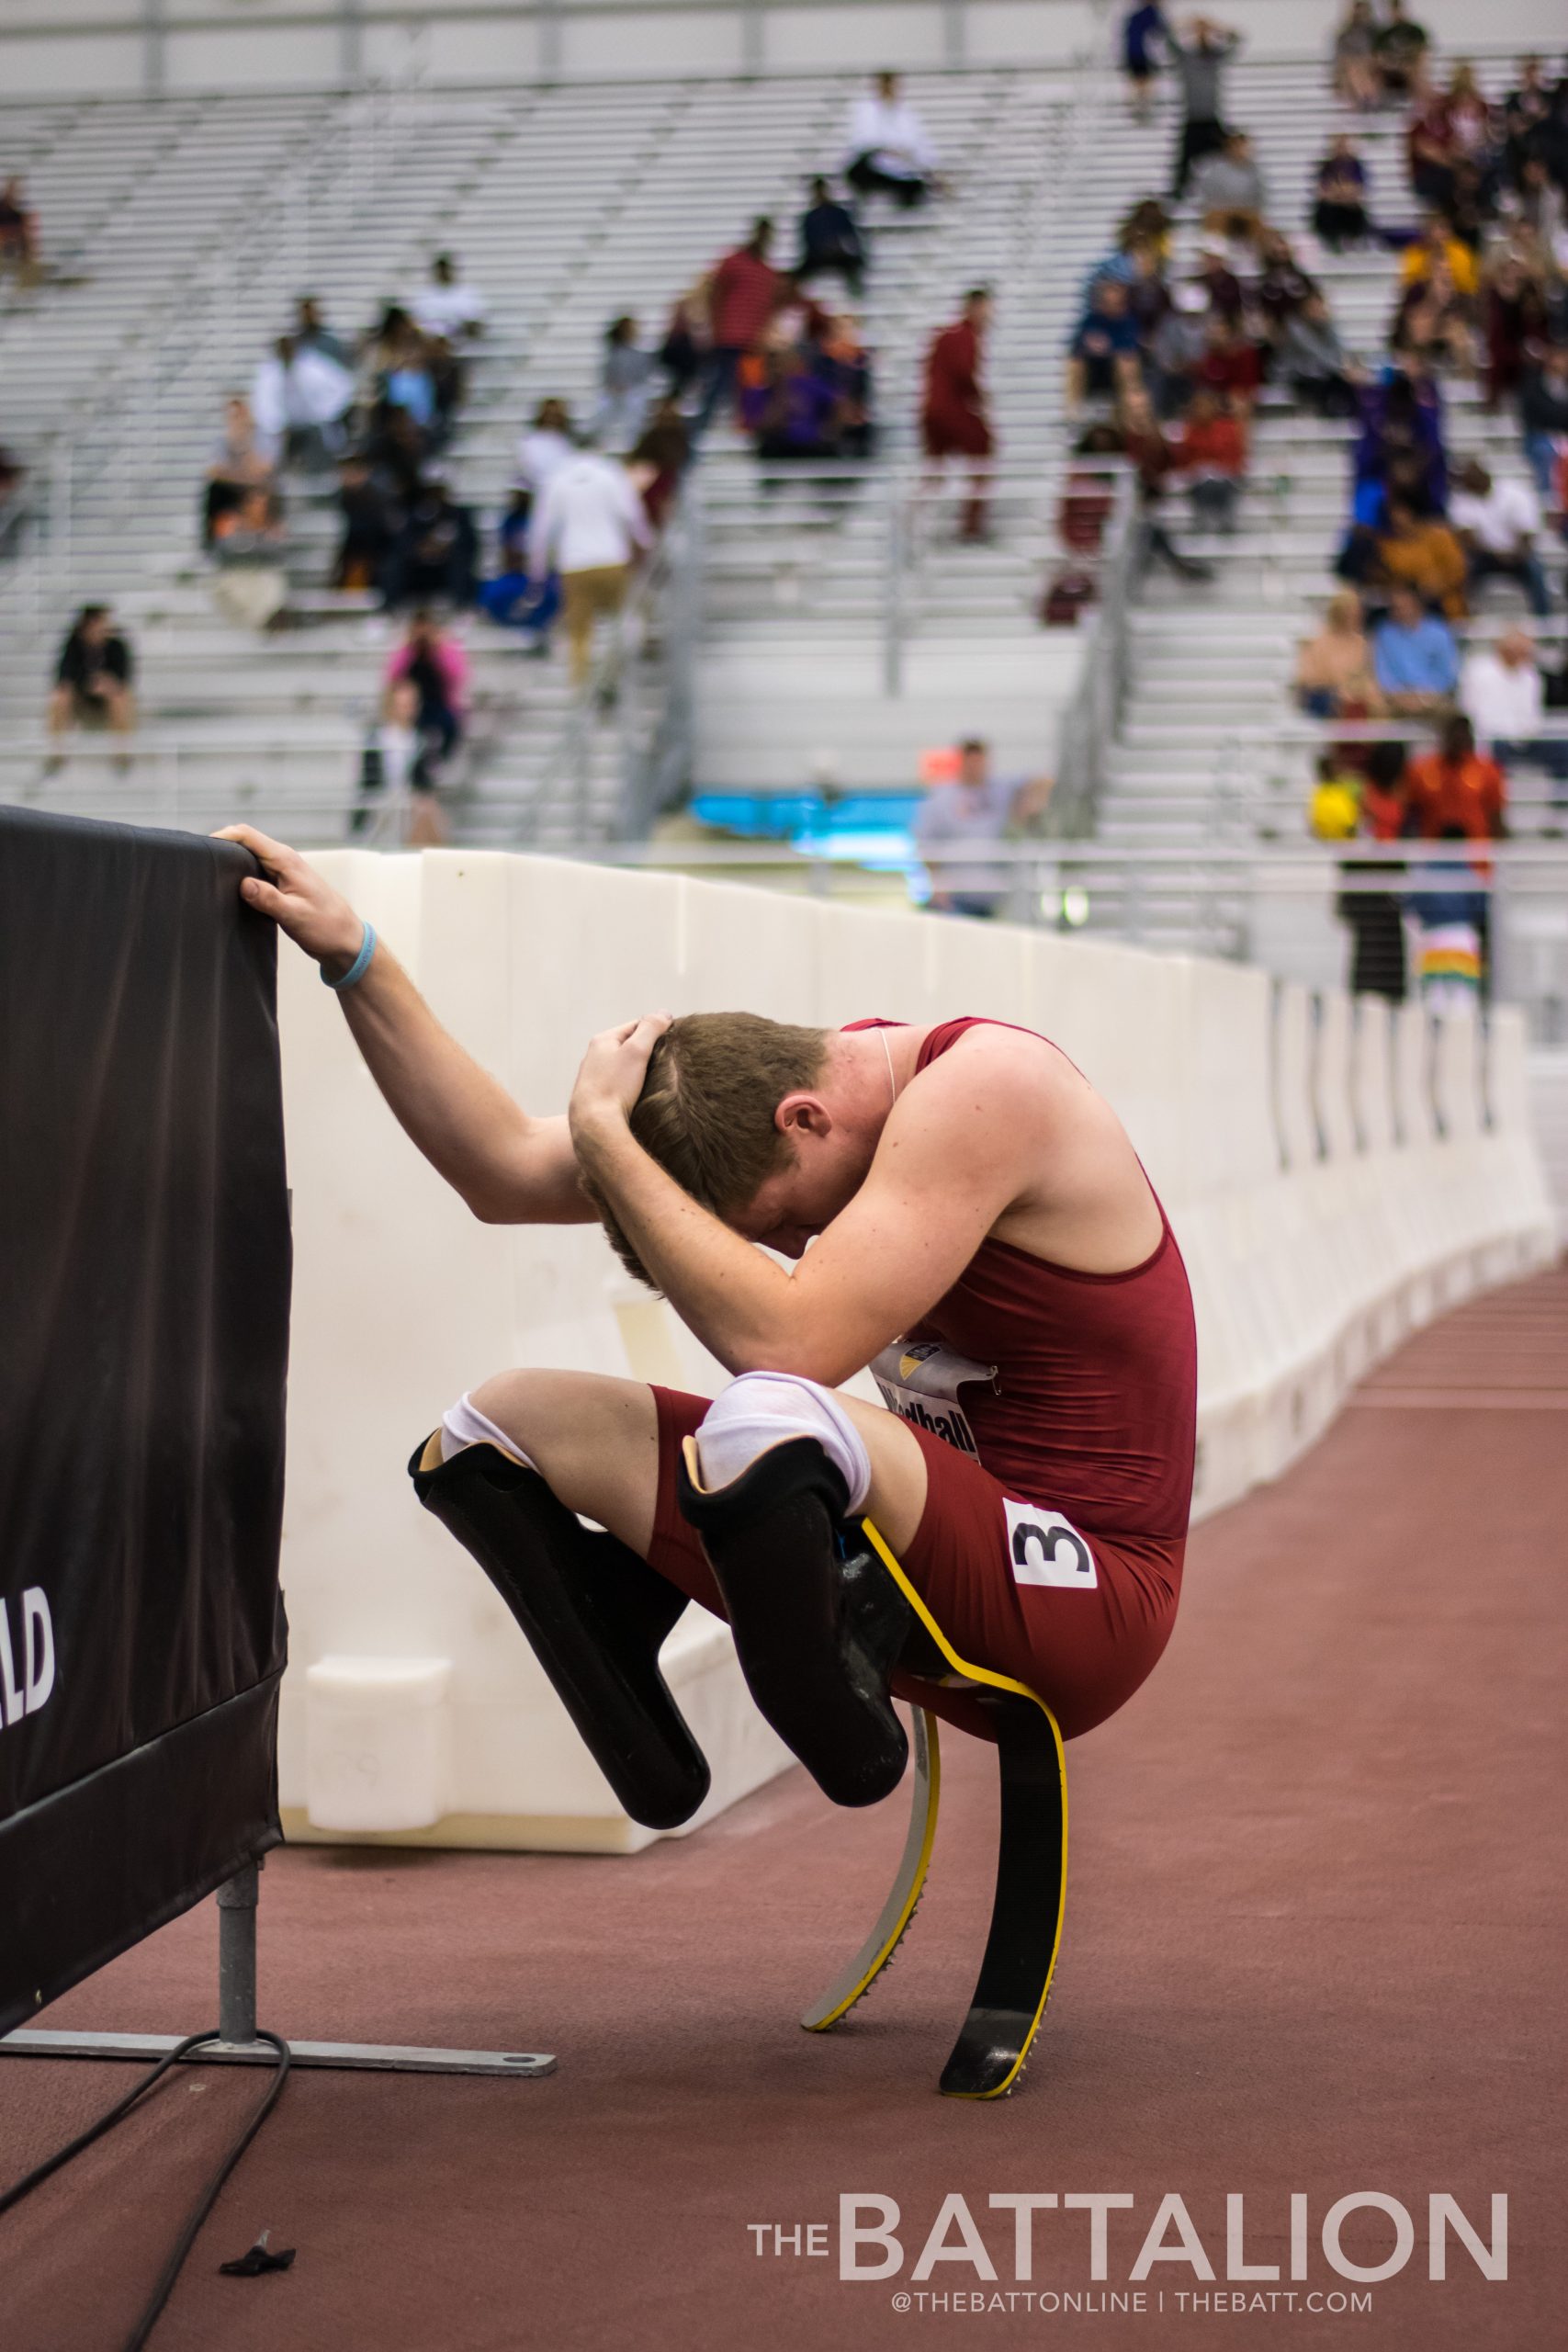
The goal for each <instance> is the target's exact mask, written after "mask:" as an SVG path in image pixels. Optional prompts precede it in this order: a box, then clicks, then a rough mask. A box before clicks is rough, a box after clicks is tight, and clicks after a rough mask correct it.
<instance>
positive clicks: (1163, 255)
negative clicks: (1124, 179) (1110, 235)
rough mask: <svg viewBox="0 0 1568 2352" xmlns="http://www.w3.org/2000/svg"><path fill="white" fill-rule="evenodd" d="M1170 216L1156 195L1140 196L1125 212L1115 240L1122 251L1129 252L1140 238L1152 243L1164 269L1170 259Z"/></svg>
mask: <svg viewBox="0 0 1568 2352" xmlns="http://www.w3.org/2000/svg"><path fill="white" fill-rule="evenodd" d="M1171 225H1172V224H1171V218H1170V215H1169V213H1168V211H1167V210H1166V209H1165V206H1164V205H1163V204H1162V203H1161V201H1160V199H1159V198H1158V197H1157V196H1141V197H1139V198H1138V200H1137V202H1136V204H1134V206H1133V207H1132V208H1131V209H1130V210H1129V211H1128V212H1127V213H1126V214H1125V216H1124V217H1123V219H1122V225H1121V227H1120V228H1119V229H1118V230H1117V232H1116V240H1117V243H1118V245H1119V247H1120V248H1121V250H1122V252H1123V253H1130V252H1131V251H1132V249H1133V246H1134V244H1135V243H1138V242H1139V241H1140V240H1142V241H1143V242H1144V243H1147V244H1151V245H1153V247H1154V249H1155V252H1156V254H1157V255H1158V257H1159V265H1160V267H1161V268H1162V269H1164V268H1165V267H1166V266H1167V265H1168V262H1169V260H1170V232H1171Z"/></svg>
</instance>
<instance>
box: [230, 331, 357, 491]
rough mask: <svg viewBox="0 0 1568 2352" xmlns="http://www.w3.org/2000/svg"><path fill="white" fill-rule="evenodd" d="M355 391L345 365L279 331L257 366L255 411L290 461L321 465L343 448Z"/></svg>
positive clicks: (252, 392) (314, 465)
mask: <svg viewBox="0 0 1568 2352" xmlns="http://www.w3.org/2000/svg"><path fill="white" fill-rule="evenodd" d="M354 392H355V385H354V378H353V376H352V375H351V374H350V373H349V370H348V369H347V368H340V367H339V366H338V364H337V362H336V361H335V360H333V359H329V358H328V357H327V356H326V354H325V352H323V351H318V350H316V349H315V348H314V347H312V346H310V345H306V346H305V347H304V348H303V349H301V348H300V346H299V345H298V344H297V343H296V342H295V340H294V337H293V336H292V335H288V334H286V335H279V337H278V339H277V341H276V344H275V345H273V348H272V351H271V354H270V355H269V356H268V357H266V358H265V359H264V360H263V361H262V363H261V365H260V366H259V368H257V369H256V375H255V381H254V384H253V385H252V387H251V411H252V413H253V415H254V418H255V421H256V424H257V425H258V426H259V428H260V429H261V431H262V432H263V433H264V434H266V435H269V436H271V437H272V438H274V439H276V440H277V441H279V442H280V443H281V444H282V447H283V449H284V452H285V454H286V455H287V457H288V459H289V461H290V462H291V463H293V464H296V465H300V466H304V467H307V468H319V467H320V466H321V465H324V464H329V463H332V462H333V461H335V459H336V458H337V457H338V455H339V454H340V453H341V451H342V449H343V447H344V441H345V439H346V437H347V435H346V431H345V422H344V421H345V419H346V418H347V416H348V413H349V411H350V409H351V408H352V407H353V405H354Z"/></svg>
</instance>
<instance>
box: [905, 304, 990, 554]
mask: <svg viewBox="0 0 1568 2352" xmlns="http://www.w3.org/2000/svg"><path fill="white" fill-rule="evenodd" d="M990 322H991V294H990V288H988V287H986V286H976V287H974V288H971V290H970V291H969V292H968V293H967V294H966V295H965V296H964V312H963V316H962V317H961V318H958V319H955V320H954V321H953V324H952V325H951V326H946V327H943V328H942V332H941V334H938V335H937V336H936V337H935V338H934V339H933V341H932V343H931V349H930V350H929V351H928V352H927V354H926V381H925V398H924V401H923V402H922V405H921V411H920V433H921V437H922V439H923V441H924V444H925V452H926V456H927V458H928V459H929V460H930V462H931V468H932V469H940V468H941V466H942V462H943V461H944V460H945V459H946V458H968V459H969V460H970V461H971V462H970V493H969V500H968V503H967V504H966V505H965V507H964V521H963V525H962V530H961V536H962V537H964V538H966V539H981V538H984V537H985V536H986V479H987V459H988V458H990V456H991V453H992V449H993V447H994V444H993V441H992V438H991V427H990V422H989V420H988V418H987V414H986V393H985V388H984V386H983V385H982V384H981V381H980V368H981V361H982V356H983V353H984V349H985V341H986V330H987V327H988V326H989V325H990Z"/></svg>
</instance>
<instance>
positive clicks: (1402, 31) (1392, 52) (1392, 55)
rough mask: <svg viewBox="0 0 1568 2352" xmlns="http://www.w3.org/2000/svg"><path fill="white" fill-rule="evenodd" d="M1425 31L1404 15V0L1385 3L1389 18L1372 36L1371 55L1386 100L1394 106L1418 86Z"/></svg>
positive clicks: (1423, 67) (1424, 52) (1425, 46)
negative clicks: (1374, 60) (1374, 61)
mask: <svg viewBox="0 0 1568 2352" xmlns="http://www.w3.org/2000/svg"><path fill="white" fill-rule="evenodd" d="M1372 54H1373V56H1374V57H1375V58H1376V60H1377V67H1378V75H1379V78H1380V80H1381V81H1382V94H1383V96H1384V98H1385V99H1386V100H1389V101H1391V102H1393V103H1394V104H1397V103H1398V102H1399V101H1400V100H1401V99H1403V98H1407V97H1409V96H1411V95H1412V93H1413V92H1415V91H1416V90H1418V89H1419V88H1420V86H1421V82H1422V78H1423V74H1424V72H1425V63H1426V55H1427V30H1426V27H1425V26H1424V25H1418V24H1416V21H1415V19H1414V18H1413V17H1407V16H1406V15H1405V13H1404V0H1388V15H1387V17H1386V18H1385V19H1384V21H1383V22H1382V24H1381V25H1380V26H1379V27H1378V29H1377V31H1376V32H1375V33H1374V34H1373V36H1372Z"/></svg>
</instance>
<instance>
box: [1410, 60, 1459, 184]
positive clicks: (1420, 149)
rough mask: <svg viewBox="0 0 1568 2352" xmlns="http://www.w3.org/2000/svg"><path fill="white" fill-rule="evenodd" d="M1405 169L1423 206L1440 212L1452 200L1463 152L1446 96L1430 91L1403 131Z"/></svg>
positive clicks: (1437, 91) (1442, 93)
mask: <svg viewBox="0 0 1568 2352" xmlns="http://www.w3.org/2000/svg"><path fill="white" fill-rule="evenodd" d="M1404 151H1405V168H1406V170H1407V172H1408V174H1409V178H1410V185H1411V187H1412V189H1413V190H1414V191H1415V193H1416V196H1417V197H1418V198H1420V200H1421V202H1422V203H1423V204H1425V205H1427V206H1429V207H1430V208H1431V209H1432V210H1433V211H1434V212H1441V211H1442V210H1443V209H1445V208H1446V206H1447V205H1448V204H1449V203H1450V200H1451V198H1452V196H1453V192H1454V172H1455V168H1456V166H1457V165H1458V164H1459V161H1460V157H1461V152H1462V151H1461V147H1460V144H1459V141H1458V137H1457V135H1456V133H1455V130H1454V123H1453V116H1452V113H1451V111H1450V106H1449V100H1448V96H1447V94H1446V93H1445V92H1444V91H1441V90H1429V91H1428V92H1427V96H1426V97H1425V98H1424V99H1423V100H1422V102H1421V103H1420V105H1419V106H1417V107H1416V109H1415V111H1414V113H1413V114H1412V115H1411V117H1410V119H1409V121H1408V123H1407V124H1406V125H1405V130H1404Z"/></svg>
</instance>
